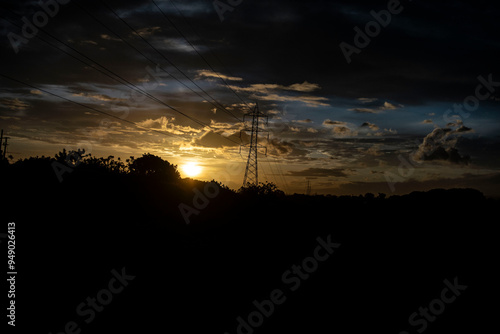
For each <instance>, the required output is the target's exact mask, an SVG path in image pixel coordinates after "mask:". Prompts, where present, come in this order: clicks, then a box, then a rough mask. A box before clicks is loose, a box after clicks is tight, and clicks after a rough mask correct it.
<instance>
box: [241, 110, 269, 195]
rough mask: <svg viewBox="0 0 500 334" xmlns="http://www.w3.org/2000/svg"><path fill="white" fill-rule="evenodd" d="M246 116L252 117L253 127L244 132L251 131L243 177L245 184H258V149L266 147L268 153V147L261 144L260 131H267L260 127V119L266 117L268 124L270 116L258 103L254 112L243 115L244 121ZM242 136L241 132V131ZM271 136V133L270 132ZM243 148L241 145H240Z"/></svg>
mask: <svg viewBox="0 0 500 334" xmlns="http://www.w3.org/2000/svg"><path fill="white" fill-rule="evenodd" d="M246 117H251V118H252V128H251V129H250V128H246V129H244V130H242V132H251V134H250V144H249V150H248V159H247V167H246V169H245V177H244V178H243V186H246V185H247V184H253V185H258V184H259V167H258V162H257V156H258V149H259V148H264V149H265V150H266V154H267V147H264V146H261V145H259V143H258V141H259V132H267V131H262V130H260V129H259V119H260V118H265V124H266V125H267V121H268V117H267V115H265V114H264V113H262V112H260V111H259V106H258V105H257V104H256V105H255V108H254V110H253V111H252V112H249V113H246V114H245V115H244V116H243V121H245V118H246ZM240 136H241V132H240ZM268 136H269V134H268ZM240 149H241V147H240Z"/></svg>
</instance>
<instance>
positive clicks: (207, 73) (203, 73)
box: [196, 70, 243, 81]
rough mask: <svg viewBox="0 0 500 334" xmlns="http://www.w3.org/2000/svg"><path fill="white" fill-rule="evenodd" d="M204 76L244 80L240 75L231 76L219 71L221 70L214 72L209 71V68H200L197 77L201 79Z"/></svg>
mask: <svg viewBox="0 0 500 334" xmlns="http://www.w3.org/2000/svg"><path fill="white" fill-rule="evenodd" d="M202 77H206V78H222V79H224V80H226V81H243V78H240V77H230V76H228V75H225V74H222V73H219V72H213V71H208V70H199V71H198V76H197V77H196V79H200V78H202Z"/></svg>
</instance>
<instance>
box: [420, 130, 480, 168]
mask: <svg viewBox="0 0 500 334" xmlns="http://www.w3.org/2000/svg"><path fill="white" fill-rule="evenodd" d="M464 128H465V129H466V130H465V129H464ZM470 130H471V129H469V128H466V127H465V126H463V125H462V126H461V127H460V128H458V129H456V130H452V129H450V128H436V129H434V130H433V131H432V132H431V133H429V134H428V135H427V136H426V137H425V138H424V140H423V142H422V144H421V145H420V146H419V148H418V150H417V151H416V152H415V154H414V156H413V157H414V159H415V160H416V161H433V160H438V161H448V162H451V163H454V164H468V163H469V162H470V161H471V159H470V157H469V156H462V155H460V153H459V152H458V150H457V148H456V145H457V141H458V139H457V134H460V133H464V132H469V131H470Z"/></svg>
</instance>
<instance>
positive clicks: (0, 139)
mask: <svg viewBox="0 0 500 334" xmlns="http://www.w3.org/2000/svg"><path fill="white" fill-rule="evenodd" d="M9 139H10V137H4V136H3V129H2V131H1V133H0V160H5V155H6V154H7V145H8V144H7V141H8V140H9ZM2 146H3V150H2Z"/></svg>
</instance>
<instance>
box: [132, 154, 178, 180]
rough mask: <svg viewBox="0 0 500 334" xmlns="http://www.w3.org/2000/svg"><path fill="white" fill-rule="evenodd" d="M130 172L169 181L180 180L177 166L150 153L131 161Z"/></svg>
mask: <svg viewBox="0 0 500 334" xmlns="http://www.w3.org/2000/svg"><path fill="white" fill-rule="evenodd" d="M129 171H130V173H131V174H135V175H140V176H155V177H161V178H165V179H166V180H168V181H176V180H179V179H180V174H179V171H178V170H177V165H172V164H170V163H169V162H168V161H165V160H163V159H162V158H160V157H158V156H155V155H153V154H149V153H147V154H143V155H142V157H140V158H137V159H132V160H130V162H129Z"/></svg>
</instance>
